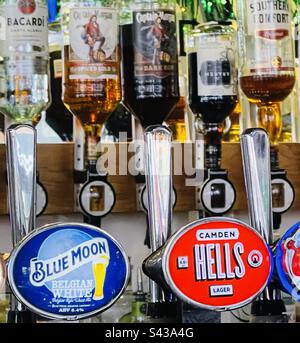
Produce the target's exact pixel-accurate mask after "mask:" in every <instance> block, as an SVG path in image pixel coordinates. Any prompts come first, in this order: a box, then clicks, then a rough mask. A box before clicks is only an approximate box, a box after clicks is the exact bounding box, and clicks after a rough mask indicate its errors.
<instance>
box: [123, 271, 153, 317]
mask: <svg viewBox="0 0 300 343" xmlns="http://www.w3.org/2000/svg"><path fill="white" fill-rule="evenodd" d="M146 306H147V303H146V293H145V292H144V287H143V279H142V271H141V269H140V268H138V271H137V291H136V292H135V293H134V300H133V301H132V303H131V312H129V313H126V314H125V315H124V316H122V317H121V318H120V320H119V323H145V322H146V321H147V317H146V311H145V310H146Z"/></svg>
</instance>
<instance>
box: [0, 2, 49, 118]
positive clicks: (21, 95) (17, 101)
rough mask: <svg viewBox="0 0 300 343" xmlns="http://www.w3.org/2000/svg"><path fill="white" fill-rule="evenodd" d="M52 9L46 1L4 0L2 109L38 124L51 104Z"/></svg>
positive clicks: (0, 8) (0, 11)
mask: <svg viewBox="0 0 300 343" xmlns="http://www.w3.org/2000/svg"><path fill="white" fill-rule="evenodd" d="M47 19H48V8H47V2H46V1H45V0H26V1H21V0H1V1H0V111H1V112H2V113H3V114H4V115H5V116H6V117H7V118H8V119H9V120H10V121H12V122H15V123H33V124H37V123H38V121H39V118H40V113H41V112H42V111H43V110H45V109H46V108H47V107H48V104H49V102H50V93H49V76H48V72H49V70H48V69H49V58H48V56H49V54H48V28H47V24H48V23H47Z"/></svg>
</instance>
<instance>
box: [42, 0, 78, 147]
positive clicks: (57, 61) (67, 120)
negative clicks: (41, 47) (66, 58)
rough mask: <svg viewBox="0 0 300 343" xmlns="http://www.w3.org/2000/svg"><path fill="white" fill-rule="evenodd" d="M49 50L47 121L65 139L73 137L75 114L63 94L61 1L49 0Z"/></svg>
mask: <svg viewBox="0 0 300 343" xmlns="http://www.w3.org/2000/svg"><path fill="white" fill-rule="evenodd" d="M48 8H49V20H48V23H49V51H50V77H51V92H52V102H51V105H50V107H49V108H48V109H47V111H46V123H47V124H48V125H49V126H50V127H51V129H52V130H54V131H55V132H56V134H57V135H58V136H59V137H60V138H61V139H62V140H63V141H72V139H73V115H72V114H71V113H70V112H69V111H68V109H67V108H66V106H65V105H64V103H63V101H62V98H61V94H62V48H63V33H62V31H61V21H60V12H59V9H60V1H53V0H51V1H50V0H48Z"/></svg>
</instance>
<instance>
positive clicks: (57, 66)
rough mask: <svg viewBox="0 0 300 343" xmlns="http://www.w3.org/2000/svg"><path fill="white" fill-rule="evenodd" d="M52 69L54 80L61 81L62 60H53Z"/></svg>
mask: <svg viewBox="0 0 300 343" xmlns="http://www.w3.org/2000/svg"><path fill="white" fill-rule="evenodd" d="M53 69H54V78H55V79H61V78H62V60H61V59H58V60H54V61H53Z"/></svg>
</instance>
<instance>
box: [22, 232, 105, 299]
mask: <svg viewBox="0 0 300 343" xmlns="http://www.w3.org/2000/svg"><path fill="white" fill-rule="evenodd" d="M69 231H71V230H69ZM59 235H60V233H59V232H58V233H54V234H52V235H50V236H49V237H48V238H47V239H46V241H45V242H44V244H43V245H42V246H41V248H40V249H39V252H38V257H35V258H32V259H31V260H30V276H29V280H30V283H31V284H32V285H33V286H35V287H42V286H46V287H47V288H48V289H49V290H50V291H51V292H52V293H53V295H54V297H55V298H59V297H62V296H63V297H65V298H81V297H83V298H91V297H92V299H93V300H102V299H103V298H104V297H105V295H104V284H105V279H106V270H107V267H108V266H109V261H110V254H109V246H108V241H107V240H106V239H105V238H98V237H97V238H92V237H88V235H87V234H82V233H81V234H80V237H79V234H78V233H72V232H71V235H73V239H75V241H79V239H80V240H82V239H84V242H82V243H79V244H77V245H75V246H74V247H72V248H69V249H67V250H65V251H64V252H61V251H62V250H64V248H63V247H61V246H60V247H59V248H58V250H59V252H60V253H59V254H54V257H52V256H51V257H50V258H45V257H46V256H45V254H46V255H47V252H46V251H51V255H53V252H55V250H57V249H55V248H54V246H53V243H54V242H56V244H57V245H58V246H59V245H60V244H59V243H58V242H60V240H59V239H57V238H58V237H57V236H59ZM74 235H75V236H74ZM77 236H78V237H77ZM86 238H89V239H88V240H85V239H86ZM63 244H64V243H63V242H62V245H63ZM45 248H47V249H46V250H45ZM53 250H54V251H53ZM47 257H48V256H47ZM85 265H87V266H86V267H87V275H86V278H83V277H81V280H83V281H79V280H80V278H79V276H78V270H79V269H80V268H81V267H83V266H85ZM88 266H90V268H88ZM91 275H93V277H91ZM82 276H84V275H82ZM93 289H94V294H93V296H92V291H93Z"/></svg>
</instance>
